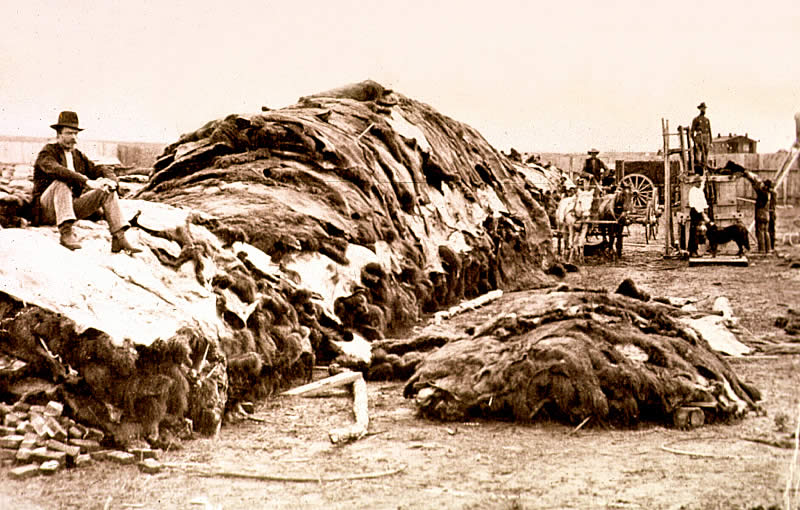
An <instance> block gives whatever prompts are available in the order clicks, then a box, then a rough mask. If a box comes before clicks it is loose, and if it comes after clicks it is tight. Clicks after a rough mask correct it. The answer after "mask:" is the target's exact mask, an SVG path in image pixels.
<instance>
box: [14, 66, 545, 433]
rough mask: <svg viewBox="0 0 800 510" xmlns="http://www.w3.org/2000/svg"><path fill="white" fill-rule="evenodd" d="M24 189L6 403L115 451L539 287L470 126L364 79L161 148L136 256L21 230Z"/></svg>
mask: <svg viewBox="0 0 800 510" xmlns="http://www.w3.org/2000/svg"><path fill="white" fill-rule="evenodd" d="M28 170H29V169H28ZM18 174H19V175H18ZM20 175H21V173H20V172H17V169H16V168H10V167H9V168H7V169H4V170H3V181H2V184H3V188H2V189H0V192H2V194H0V202H1V204H0V205H2V208H0V216H2V222H0V223H2V226H3V227H13V228H3V229H0V246H2V247H3V250H1V251H0V351H1V352H2V354H3V355H4V356H6V358H4V359H7V360H8V363H7V364H8V366H9V367H13V368H14V369H13V370H10V371H9V370H4V369H3V370H0V397H2V398H3V399H6V400H8V399H19V400H26V401H29V402H30V401H32V400H34V399H36V398H41V399H45V398H46V399H48V400H49V399H53V398H59V399H61V400H62V401H64V402H65V404H66V409H67V410H68V411H69V412H70V413H72V414H73V415H74V417H75V418H78V419H80V420H82V421H85V422H88V423H89V424H92V425H96V426H98V427H100V428H102V429H103V430H105V431H106V432H107V433H108V434H107V435H108V436H110V437H114V438H117V439H119V441H120V442H125V438H127V437H144V438H148V439H155V438H158V437H159V435H160V434H163V433H164V432H165V430H171V429H172V428H184V429H185V428H186V427H185V425H186V424H189V425H188V426H189V428H193V429H194V430H195V431H200V432H203V433H212V434H213V433H214V432H215V431H216V430H218V427H219V426H220V423H221V421H222V419H223V417H224V416H226V413H230V412H232V410H233V409H236V406H235V404H236V403H238V402H241V401H245V400H248V401H252V400H256V399H260V398H264V397H267V396H269V395H273V394H275V393H276V392H277V391H280V390H282V389H285V388H286V387H288V386H292V385H294V384H297V383H303V382H306V381H307V380H308V379H309V377H310V375H311V373H312V369H313V366H314V365H316V364H324V363H326V362H330V361H332V360H334V359H340V358H343V357H345V358H348V359H352V358H357V359H359V360H360V362H361V363H363V364H366V365H370V364H372V348H371V342H375V341H380V340H381V339H383V338H384V337H385V336H386V335H387V334H394V335H397V334H401V333H402V332H403V331H405V330H407V329H409V328H410V327H412V326H413V325H414V324H416V322H417V321H418V320H419V318H420V317H421V316H422V315H423V314H425V313H432V312H435V311H437V310H441V309H444V308H447V307H450V306H452V305H455V304H457V303H460V302H462V301H463V300H465V299H469V298H475V297H477V296H481V295H484V294H486V293H488V292H490V291H493V290H496V289H504V290H514V289H522V288H529V287H539V286H541V285H542V284H543V282H547V281H549V277H546V276H545V275H544V272H543V271H542V269H543V268H544V267H547V266H548V265H549V263H550V261H551V259H552V249H551V232H550V228H549V224H548V220H547V218H546V215H545V212H544V210H543V209H542V208H541V206H540V205H539V203H538V202H537V201H536V200H535V198H534V195H533V194H532V193H531V191H532V190H531V185H530V182H529V179H526V177H525V176H524V175H522V174H521V173H520V172H519V171H517V170H516V169H515V167H514V166H513V165H512V164H510V162H509V161H508V160H507V158H506V157H505V156H503V155H502V154H501V153H499V152H497V151H496V150H495V149H494V148H492V147H491V146H490V145H489V144H488V143H487V142H486V140H485V139H484V138H483V137H482V136H481V135H480V134H479V133H478V132H477V131H475V130H474V129H472V128H471V127H469V126H467V125H465V124H462V123H460V122H458V121H455V120H453V119H450V118H448V117H446V116H444V115H441V114H439V113H438V112H436V111H435V110H433V109H432V108H431V107H430V106H428V105H425V104H423V103H420V102H417V101H414V100H412V99H409V98H407V97H404V96H403V95H401V94H398V93H396V92H393V91H391V90H387V89H385V88H384V87H382V86H381V85H380V84H377V83H375V82H372V81H365V82H361V83H356V84H353V85H347V86H344V87H341V88H338V89H334V90H330V91H326V92H323V93H319V94H314V95H311V96H307V97H303V98H300V100H299V101H298V103H297V104H294V105H291V106H288V107H286V108H282V109H279V110H271V109H269V108H267V107H263V108H261V111H259V112H257V113H251V114H231V115H228V116H226V117H224V118H221V119H216V120H211V121H209V122H208V123H207V124H206V125H204V126H202V127H200V128H199V129H197V130H195V131H193V132H191V133H187V134H185V135H183V136H181V137H180V139H179V140H177V141H176V142H175V143H173V144H171V145H169V146H167V147H166V149H165V150H164V153H163V154H162V155H161V156H160V157H159V158H158V160H157V161H156V163H155V164H154V167H153V169H152V171H151V172H150V173H149V175H148V176H147V178H146V182H137V183H136V184H137V186H136V188H137V191H136V193H135V194H134V195H132V196H127V195H126V197H125V198H126V199H125V200H122V201H121V202H122V207H123V212H124V214H125V216H126V218H128V219H129V220H130V222H131V226H132V228H131V229H130V230H128V232H127V234H128V236H129V238H130V239H131V240H132V241H133V242H134V243H135V244H138V245H139V246H141V247H142V248H143V251H142V252H141V253H138V254H136V255H135V256H132V257H131V256H128V255H126V254H123V253H118V254H112V253H111V252H110V236H109V233H108V230H107V226H106V225H105V223H104V222H103V221H102V219H98V218H93V219H92V220H96V221H91V220H80V221H78V222H76V224H75V227H74V230H75V231H76V233H77V236H78V238H79V240H80V242H81V245H82V247H81V249H79V250H76V251H74V252H71V251H69V250H67V249H66V248H64V247H62V246H60V244H59V241H58V231H57V229H56V228H55V227H54V226H41V227H30V226H28V223H27V222H26V221H24V219H25V216H26V215H28V214H29V213H30V211H29V210H28V206H29V201H27V202H26V199H27V198H28V196H29V195H28V193H29V191H30V182H29V181H27V180H26V179H23V178H22V177H20ZM28 178H29V176H28ZM138 180H139V181H141V180H143V179H138ZM418 361H419V358H414V359H409V360H408V363H406V364H405V365H403V367H402V370H401V372H402V374H404V375H408V374H409V373H410V372H411V371H413V369H414V367H415V366H416V363H417V362H418ZM3 366H5V365H3ZM387 376H388V377H397V376H400V373H398V374H387ZM37 395H38V396H37Z"/></svg>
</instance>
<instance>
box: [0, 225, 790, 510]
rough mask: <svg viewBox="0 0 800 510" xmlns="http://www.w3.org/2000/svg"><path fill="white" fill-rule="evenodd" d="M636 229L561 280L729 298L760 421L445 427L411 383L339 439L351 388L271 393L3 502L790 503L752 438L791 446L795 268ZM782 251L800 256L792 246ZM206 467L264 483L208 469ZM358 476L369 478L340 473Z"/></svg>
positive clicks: (777, 464) (4, 486)
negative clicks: (703, 249)
mask: <svg viewBox="0 0 800 510" xmlns="http://www.w3.org/2000/svg"><path fill="white" fill-rule="evenodd" d="M783 214H784V219H782V220H779V225H784V229H788V228H795V231H797V230H800V229H798V228H796V227H793V226H792V225H793V224H794V223H795V218H796V215H795V214H794V211H793V210H784V211H783ZM642 232H643V231H642V229H641V227H640V226H638V225H635V226H632V227H631V228H630V236H629V237H628V238H626V247H625V252H624V255H623V258H622V260H621V261H617V262H609V261H597V260H590V261H589V263H588V264H587V265H586V266H584V267H583V268H582V269H581V271H580V272H579V273H573V274H570V275H568V277H567V278H566V281H568V282H569V283H572V284H574V285H580V286H586V287H592V288H597V287H604V288H608V289H612V290H613V289H614V288H616V286H617V285H618V284H619V282H620V281H622V280H623V279H624V278H626V277H631V278H633V279H634V281H636V283H637V284H638V285H640V286H641V287H642V288H643V289H644V290H647V291H648V292H650V293H651V294H653V295H659V296H675V297H686V298H697V299H698V303H697V306H698V307H699V308H709V307H710V304H711V303H712V302H713V300H714V299H715V298H716V297H718V296H726V297H728V298H729V300H730V302H731V304H732V306H733V310H734V314H735V315H736V316H737V317H739V319H740V321H741V325H742V326H743V328H742V330H743V331H744V332H745V334H744V335H743V337H742V338H741V339H742V340H743V341H744V342H745V343H747V344H748V345H750V346H751V347H754V348H755V349H756V351H755V353H754V354H753V355H752V356H748V357H745V358H738V359H730V362H731V363H732V364H733V365H734V367H735V369H736V371H737V373H738V374H739V375H740V377H742V378H743V379H745V380H747V381H749V382H751V383H754V384H755V385H756V386H757V387H758V388H759V389H760V390H761V391H762V393H763V406H764V408H765V410H766V414H765V415H755V414H750V415H748V416H747V417H746V418H745V419H743V420H742V421H741V422H739V423H735V424H731V425H713V426H705V427H701V428H699V429H695V430H691V431H683V430H677V429H673V428H667V427H662V426H654V425H643V426H641V427H640V428H638V429H636V430H614V429H603V428H592V427H591V426H587V427H585V428H582V429H580V430H578V431H575V430H574V429H573V428H572V427H567V426H565V425H560V424H556V423H535V424H527V425H523V424H515V423H507V422H495V421H475V422H469V423H436V422H430V421H425V420H422V419H419V418H417V417H416V416H415V408H414V404H413V402H412V401H409V400H405V399H404V398H403V396H402V389H403V383H402V382H391V383H377V382H370V383H369V384H368V392H369V412H370V426H369V434H368V435H367V436H366V437H365V438H363V439H361V440H359V441H356V442H353V443H350V444H347V445H344V446H334V445H332V444H331V443H330V441H329V439H328V431H329V430H330V429H332V428H336V427H342V426H345V425H348V424H350V423H352V421H353V416H352V409H351V398H350V397H349V396H347V395H346V394H333V395H330V396H327V397H324V398H302V397H276V398H273V399H271V400H268V401H266V402H261V403H259V404H258V405H257V407H256V413H255V415H254V416H255V417H256V418H258V419H260V420H263V421H260V422H256V421H247V422H243V423H240V424H236V425H229V426H226V427H224V428H223V429H222V431H221V433H220V435H219V437H218V438H215V439H197V440H193V441H189V442H186V443H185V444H184V446H183V448H182V449H181V450H176V451H168V452H166V453H165V455H164V456H163V458H162V460H163V461H164V462H165V463H167V464H168V465H169V466H170V467H169V468H168V469H166V470H165V471H164V472H162V473H160V474H156V475H147V474H143V473H141V472H139V470H138V469H137V468H136V467H135V466H118V465H114V464H110V463H107V462H105V463H95V464H94V465H91V466H89V467H86V468H81V469H73V470H67V471H62V472H60V473H58V474H56V475H54V476H52V477H39V478H34V479H31V480H27V481H13V480H10V479H9V478H8V471H9V469H10V468H9V467H8V466H4V467H2V468H0V508H43V509H56V508H58V509H95V508H96V509H106V508H107V509H126V508H142V509H160V508H176V509H216V508H223V509H250V508H270V509H292V510H300V509H306V508H308V509H311V508H326V509H331V508H335V509H340V508H341V509H345V508H347V509H353V508H359V509H360V508H369V509H384V508H385V509H398V510H399V509H422V508H424V509H483V508H491V509H495V508H499V509H509V510H510V509H544V508H553V509H556V508H557V509H564V508H576V509H578V508H580V509H585V508H613V509H676V510H677V509H756V508H769V507H770V506H775V507H776V508H777V507H779V508H784V506H783V505H784V504H783V493H784V489H785V487H786V482H787V478H788V477H789V474H790V469H791V466H792V465H795V464H796V463H795V460H794V458H793V455H794V451H793V449H791V448H781V447H776V446H771V445H768V444H764V443H761V442H756V441H753V439H754V438H761V439H769V440H786V439H787V438H788V437H789V434H790V433H791V432H790V430H791V429H793V428H794V427H795V425H796V424H797V419H798V404H800V398H799V397H800V394H799V393H798V391H797V390H796V388H797V387H798V383H800V356H797V355H785V354H784V355H765V354H764V352H767V350H766V349H768V348H769V347H770V346H772V345H776V344H777V343H790V342H800V338H797V337H794V338H792V337H789V336H787V335H786V334H785V333H783V332H782V330H780V329H778V328H776V327H775V326H774V320H775V317H777V316H779V315H785V314H786V311H787V309H788V308H789V307H795V308H797V307H798V304H800V270H798V269H790V268H789V266H788V265H787V264H785V262H784V260H783V259H782V258H780V257H777V256H769V257H758V256H755V255H753V256H751V257H750V259H751V264H750V266H749V267H746V268H741V267H692V268H689V267H688V266H687V263H686V262H685V261H679V260H666V259H663V258H662V257H661V254H662V253H663V248H664V246H663V237H662V236H663V229H662V230H661V232H660V235H659V238H658V239H657V240H656V241H655V242H654V243H650V244H645V242H644V236H643V233H642ZM778 248H779V254H787V253H793V254H794V255H795V256H800V248H798V247H784V246H779V247H778ZM529 295H530V293H526V292H523V293H513V294H506V295H504V296H503V297H502V298H501V299H500V300H499V301H497V302H495V303H493V304H491V305H489V306H487V307H484V308H482V309H479V310H476V311H473V312H470V313H468V314H464V315H461V316H458V317H456V318H453V319H451V321H453V324H454V326H456V327H459V326H463V325H467V324H474V323H477V322H480V321H482V320H484V319H486V318H487V317H489V316H491V315H493V314H495V313H498V311H500V310H502V309H503V307H504V306H508V305H509V303H519V302H521V301H524V300H525V299H526V296H529ZM322 375H323V374H321V373H320V374H319V376H320V377H321V376H322ZM200 468H202V469H204V470H206V471H216V472H217V473H222V472H225V471H238V472H240V473H250V474H260V475H264V477H265V478H266V479H263V480H256V479H244V478H228V477H224V476H221V475H219V474H218V475H217V476H204V475H201V474H200V473H199V472H198V471H197V470H198V469H200ZM355 476H361V477H363V479H349V480H348V479H346V478H348V477H350V478H353V477H355ZM281 478H283V479H282V480H281ZM337 478H338V480H337ZM793 506H794V507H795V508H797V505H796V503H795V505H793Z"/></svg>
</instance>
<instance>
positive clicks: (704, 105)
mask: <svg viewBox="0 0 800 510" xmlns="http://www.w3.org/2000/svg"><path fill="white" fill-rule="evenodd" d="M703 108H707V106H706V104H705V103H700V104H699V105H697V109H698V110H702V109H703Z"/></svg>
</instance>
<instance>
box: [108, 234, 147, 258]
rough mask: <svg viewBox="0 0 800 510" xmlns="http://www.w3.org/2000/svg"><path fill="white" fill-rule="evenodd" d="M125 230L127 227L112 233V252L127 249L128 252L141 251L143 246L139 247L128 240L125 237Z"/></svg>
mask: <svg viewBox="0 0 800 510" xmlns="http://www.w3.org/2000/svg"><path fill="white" fill-rule="evenodd" d="M125 230H126V229H124V228H121V229H119V230H117V231H116V232H113V233H112V234H111V253H119V252H121V251H122V250H125V251H126V252H127V253H128V254H130V255H133V254H134V253H139V252H141V251H142V250H141V248H137V247H136V246H134V245H132V244H131V243H130V242H128V239H127V238H126V237H125Z"/></svg>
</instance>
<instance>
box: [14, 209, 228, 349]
mask: <svg viewBox="0 0 800 510" xmlns="http://www.w3.org/2000/svg"><path fill="white" fill-rule="evenodd" d="M124 202H125V201H123V205H124V206H125V207H124V208H123V210H125V211H126V212H128V210H129V209H130V204H124ZM135 205H136V206H137V207H139V206H141V207H144V208H149V207H150V206H151V204H150V203H146V202H140V203H138V204H135ZM155 207H156V208H158V209H159V211H157V212H156V213H154V212H153V211H149V213H148V218H154V217H158V218H160V220H159V221H160V222H161V223H165V224H168V223H170V219H171V220H173V221H175V223H174V224H173V225H171V226H172V227H174V226H176V225H178V224H182V223H183V220H184V219H185V217H186V213H185V212H181V211H178V210H176V211H175V212H174V214H172V215H171V214H170V213H167V214H166V215H162V214H161V212H162V211H161V210H160V209H162V208H165V206H155ZM144 216H145V214H144V212H143V215H142V217H144ZM143 223H144V222H143ZM149 225H150V224H149V222H148V226H149ZM160 227H162V225H159V228H160ZM163 227H167V228H169V227H170V225H163ZM75 231H76V234H77V236H78V238H79V240H80V242H81V249H79V250H76V251H70V250H68V249H66V248H64V247H63V246H61V245H60V244H59V241H58V232H57V230H56V229H55V227H42V228H28V229H5V230H0V246H2V247H3V249H2V251H0V292H3V293H5V294H8V295H10V296H12V297H13V298H15V299H17V300H19V301H22V302H24V303H26V304H32V305H36V306H40V307H42V308H44V309H47V310H50V311H53V312H56V313H60V314H63V315H64V316H66V317H68V318H70V319H71V320H73V321H74V322H75V323H76V324H77V327H78V333H81V332H83V331H85V330H86V329H88V328H95V329H98V330H100V331H103V332H105V333H107V334H108V335H109V336H110V337H111V338H112V341H113V342H114V343H115V344H117V345H121V344H122V343H123V342H124V341H125V340H126V339H129V340H131V341H132V342H133V343H135V344H140V345H150V344H151V343H152V342H153V341H155V340H156V339H158V338H161V339H168V338H170V337H171V336H173V335H174V334H175V332H176V331H177V330H179V329H180V328H181V327H184V326H191V327H192V328H195V329H197V328H199V329H200V330H202V331H203V332H204V333H205V334H207V335H208V336H209V337H211V338H217V337H218V336H219V335H220V334H224V332H225V331H226V330H227V329H228V328H227V326H226V325H225V324H224V323H223V322H222V321H221V320H220V319H219V318H218V317H217V312H216V297H215V295H214V293H213V292H211V290H210V289H209V288H207V287H204V286H202V285H200V284H199V283H198V282H197V280H196V277H195V272H194V263H193V262H187V263H185V264H184V265H182V266H181V267H180V268H178V270H175V269H172V268H169V267H165V266H163V265H162V264H161V263H160V262H159V261H158V259H156V258H155V256H154V255H153V253H152V252H151V251H150V250H149V249H148V247H149V246H151V245H163V244H164V243H167V244H169V242H168V241H166V240H163V239H158V238H154V237H151V236H150V235H148V234H146V233H144V232H143V231H140V230H137V229H131V230H130V231H128V237H129V239H130V240H131V241H133V242H134V244H139V245H140V246H142V247H143V248H144V251H143V252H142V253H138V254H136V255H135V256H128V255H126V254H124V253H117V254H112V253H111V250H110V244H111V240H110V235H109V233H108V229H107V227H106V225H105V222H98V223H95V222H91V221H87V220H80V221H78V222H77V223H76V227H75ZM170 251H172V250H170ZM205 263H206V271H207V272H211V271H213V270H214V264H213V261H212V260H210V259H207V260H205Z"/></svg>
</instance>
